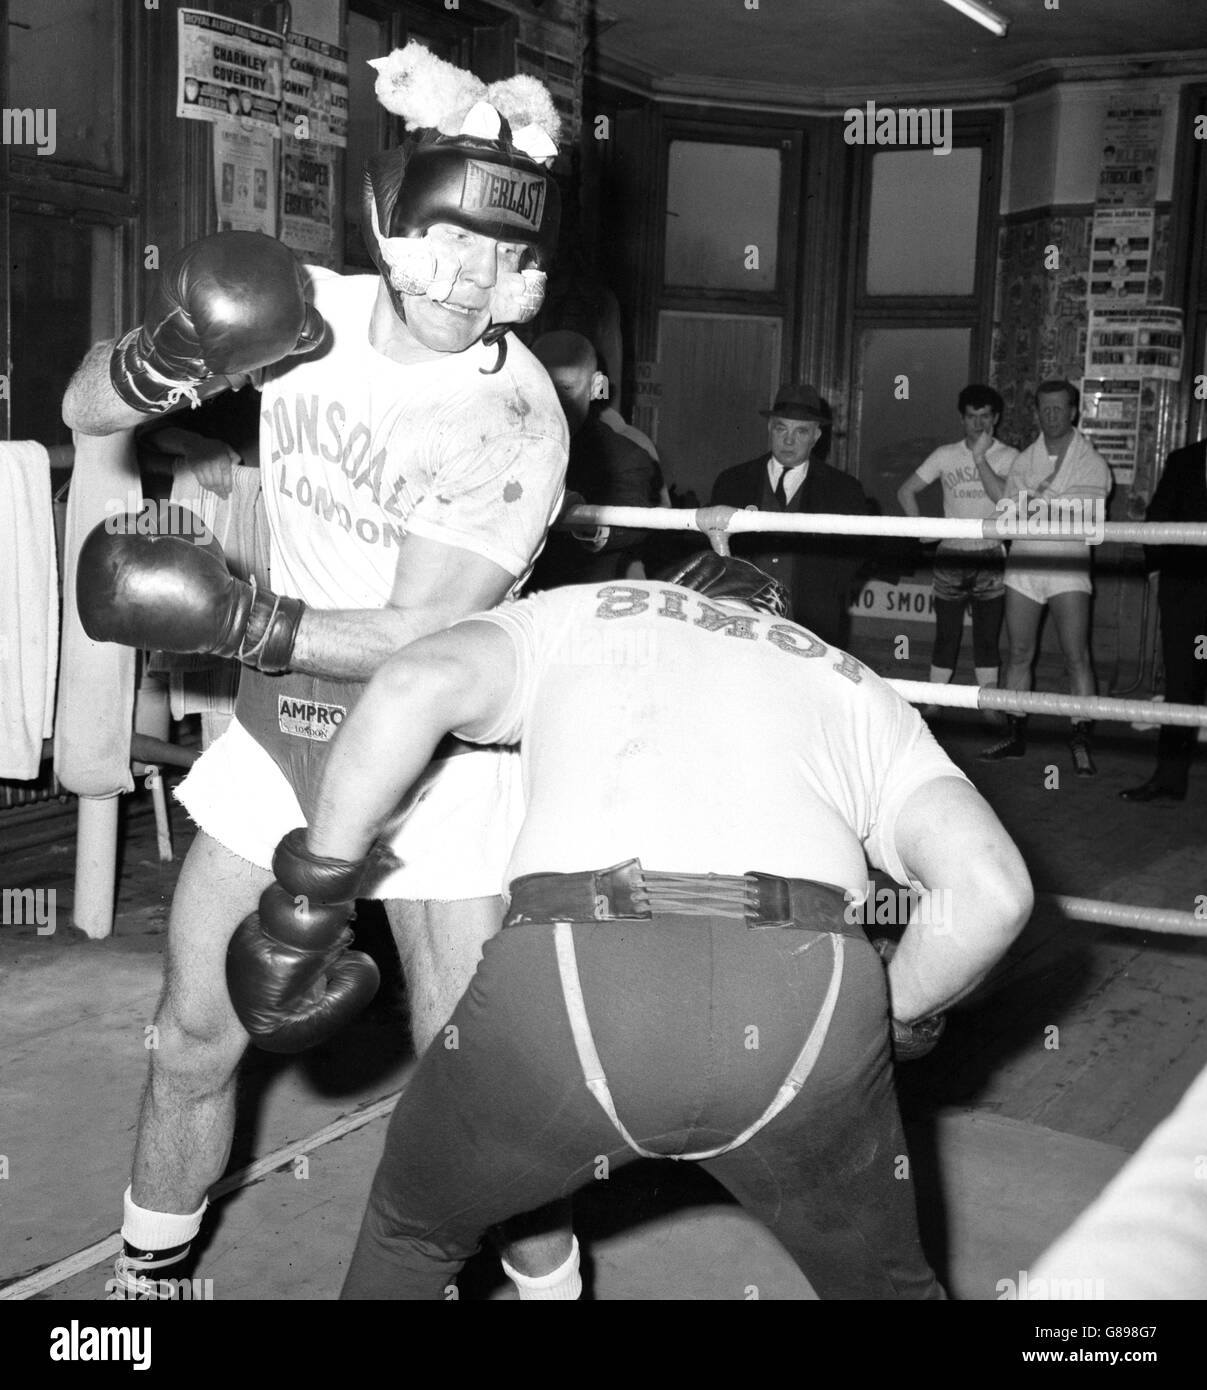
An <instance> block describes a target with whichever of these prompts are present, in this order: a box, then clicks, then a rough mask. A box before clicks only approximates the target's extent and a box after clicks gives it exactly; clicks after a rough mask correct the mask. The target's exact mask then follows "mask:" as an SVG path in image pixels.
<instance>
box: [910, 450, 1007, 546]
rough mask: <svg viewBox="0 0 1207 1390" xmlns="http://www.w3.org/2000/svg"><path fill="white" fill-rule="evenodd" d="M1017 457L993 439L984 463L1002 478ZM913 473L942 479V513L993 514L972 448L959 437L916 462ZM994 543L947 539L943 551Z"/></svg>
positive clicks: (930, 480) (925, 478) (971, 516)
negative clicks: (957, 439)
mask: <svg viewBox="0 0 1207 1390" xmlns="http://www.w3.org/2000/svg"><path fill="white" fill-rule="evenodd" d="M1017 457H1018V450H1017V449H1012V448H1011V447H1010V446H1009V444H1003V443H1002V442H1001V440H1000V439H995V440H994V441H993V443H992V444H990V446H989V452H988V454H987V455H986V462H987V463H988V464H989V467H990V469H991V470H992V471H993V472H994V473H996V474H997V476H998V477H999V478H1005V477H1006V475H1007V474H1008V473H1009V472H1010V465H1011V464H1012V463H1013V462H1014V460H1015V459H1016V458H1017ZM916 472H917V476H918V477H919V478H921V479H922V481H923V482H924V483H933V482H934V480H935V479H936V478H941V479H942V480H943V515H944V516H951V517H960V518H963V519H966V520H977V519H984V518H985V517H989V516H992V515H993V511H994V506H995V503H994V502H993V500H992V499H991V498H990V496H989V494H988V493H987V492H986V491H985V485H984V483H982V482H981V475H980V473H979V472H978V471H977V466H976V460H975V459H974V458H973V457H972V450H971V449H970V448H969V447H968V446H967V445H966V444H965V443H964V441H963V440H959V441H957V442H956V443H955V444H941V445H940V446H939V447H938V448H937V449H936V450H935V451H934V453H932V454H928V455H927V456H926V458H925V459H924V460H923V461H922V463H920V464H919V465H918V468H917V470H916ZM997 545H998V542H997V541H993V540H979V541H976V540H960V541H952V540H947V541H944V542H943V545H942V548H943V549H944V550H991V549H993V548H994V547H995V546H997Z"/></svg>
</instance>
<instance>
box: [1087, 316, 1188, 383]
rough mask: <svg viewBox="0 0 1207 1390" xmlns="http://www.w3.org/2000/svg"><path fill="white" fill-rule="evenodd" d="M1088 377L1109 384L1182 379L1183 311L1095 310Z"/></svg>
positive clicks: (1091, 326) (1090, 334)
mask: <svg viewBox="0 0 1207 1390" xmlns="http://www.w3.org/2000/svg"><path fill="white" fill-rule="evenodd" d="M1085 375H1086V376H1087V377H1090V378H1096V379H1101V380H1106V381H1119V380H1123V379H1127V378H1131V377H1150V378H1151V377H1156V378H1157V379H1158V380H1160V381H1180V380H1181V378H1182V311H1181V309H1169V308H1163V307H1157V306H1156V305H1148V306H1147V307H1144V308H1141V307H1139V306H1137V307H1135V308H1130V309H1128V308H1116V309H1092V310H1091V311H1090V327H1089V332H1088V333H1087V334H1086V350H1085Z"/></svg>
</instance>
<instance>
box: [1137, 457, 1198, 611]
mask: <svg viewBox="0 0 1207 1390" xmlns="http://www.w3.org/2000/svg"><path fill="white" fill-rule="evenodd" d="M1144 519H1145V520H1146V521H1203V522H1207V439H1200V440H1199V442H1198V443H1197V444H1188V445H1187V446H1186V448H1185V449H1175V450H1174V452H1173V453H1172V454H1170V455H1169V457H1168V458H1167V459H1166V460H1165V471H1164V472H1163V473H1162V474H1161V481H1160V482H1159V483H1158V484H1157V490H1156V492H1154V493H1153V498H1152V501H1151V502H1150V503H1149V504H1148V511H1147V513H1146V514H1145V518H1144ZM1144 559H1145V562H1146V563H1147V565H1148V568H1149V569H1150V570H1158V571H1159V572H1160V575H1161V596H1162V598H1165V597H1167V596H1168V593H1169V590H1170V589H1171V588H1172V587H1175V586H1176V584H1177V581H1179V580H1181V581H1186V582H1190V583H1194V584H1196V585H1202V584H1207V546H1204V545H1149V546H1145V548H1144ZM1170 580H1173V581H1175V584H1174V585H1170V584H1169V582H1168V581H1170Z"/></svg>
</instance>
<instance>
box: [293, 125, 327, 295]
mask: <svg viewBox="0 0 1207 1390" xmlns="http://www.w3.org/2000/svg"><path fill="white" fill-rule="evenodd" d="M335 155H336V152H335V147H334V146H333V145H316V144H314V143H313V142H312V141H309V140H307V141H302V140H295V139H294V138H293V136H292V135H290V134H289V133H288V131H286V133H285V136H284V139H283V141H282V145H281V240H282V241H283V242H284V243H285V245H286V246H289V247H291V248H292V249H293V250H294V251H298V252H300V253H301V254H302V255H303V256H304V257H305V259H306V260H307V261H308V262H309V263H310V264H311V265H324V266H326V267H327V268H328V269H329V270H338V269H339V266H338V265H337V264H336V247H335V216H336V200H335V187H336V182H335V176H336V169H335Z"/></svg>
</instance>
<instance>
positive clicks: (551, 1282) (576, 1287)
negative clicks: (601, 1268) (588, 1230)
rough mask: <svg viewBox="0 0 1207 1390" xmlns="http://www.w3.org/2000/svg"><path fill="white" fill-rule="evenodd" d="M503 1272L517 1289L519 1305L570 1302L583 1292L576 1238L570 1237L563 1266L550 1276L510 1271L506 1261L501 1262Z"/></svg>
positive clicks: (559, 1266)
mask: <svg viewBox="0 0 1207 1390" xmlns="http://www.w3.org/2000/svg"><path fill="white" fill-rule="evenodd" d="M503 1271H504V1273H505V1274H506V1275H507V1277H508V1278H509V1279H510V1280H511V1282H512V1283H513V1284H514V1285H515V1286H516V1288H517V1289H519V1291H520V1302H521V1303H527V1302H529V1301H530V1300H542V1301H547V1302H548V1301H552V1300H555V1299H557V1300H560V1301H562V1302H570V1301H572V1300H573V1299H576V1298H577V1297H578V1296H579V1294H581V1293H582V1291H583V1280H582V1275H581V1274H579V1272H578V1237H577V1236H571V1237H570V1254H569V1255H568V1256H567V1257H566V1262H565V1264H561V1265H558V1267H557V1268H556V1269H555V1270H554V1271H553V1272H552V1273H551V1274H537V1275H532V1274H521V1273H520V1272H519V1270H518V1269H512V1267H511V1266H510V1265H509V1264H508V1263H507V1261H506V1260H504V1261H503Z"/></svg>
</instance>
